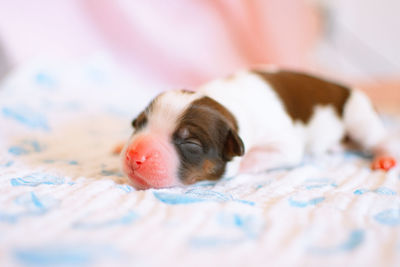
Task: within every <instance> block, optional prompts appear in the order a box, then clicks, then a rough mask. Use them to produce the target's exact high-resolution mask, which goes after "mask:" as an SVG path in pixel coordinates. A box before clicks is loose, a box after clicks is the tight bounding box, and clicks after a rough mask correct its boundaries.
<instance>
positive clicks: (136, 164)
mask: <svg viewBox="0 0 400 267" xmlns="http://www.w3.org/2000/svg"><path fill="white" fill-rule="evenodd" d="M145 161H146V157H145V156H142V157H140V158H139V157H138V156H137V155H136V157H133V158H132V157H131V160H130V164H131V166H132V168H133V169H134V170H137V169H139V168H140V166H141V165H142V164H143V163H144V162H145Z"/></svg>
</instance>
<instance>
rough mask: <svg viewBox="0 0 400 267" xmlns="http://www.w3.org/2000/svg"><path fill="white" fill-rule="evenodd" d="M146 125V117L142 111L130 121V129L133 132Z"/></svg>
mask: <svg viewBox="0 0 400 267" xmlns="http://www.w3.org/2000/svg"><path fill="white" fill-rule="evenodd" d="M146 123H147V116H146V112H144V111H143V112H142V113H140V114H139V115H138V116H137V117H136V119H134V120H133V121H132V127H133V128H134V129H135V130H137V129H140V128H142V127H144V126H145V125H146Z"/></svg>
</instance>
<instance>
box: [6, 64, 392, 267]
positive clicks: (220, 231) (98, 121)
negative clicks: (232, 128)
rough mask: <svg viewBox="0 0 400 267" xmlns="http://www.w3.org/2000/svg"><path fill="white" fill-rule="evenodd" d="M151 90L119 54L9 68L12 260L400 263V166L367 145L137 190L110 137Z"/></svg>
mask: <svg viewBox="0 0 400 267" xmlns="http://www.w3.org/2000/svg"><path fill="white" fill-rule="evenodd" d="M152 95H153V93H151V92H149V91H148V90H145V89H144V88H143V87H142V86H141V85H140V84H139V83H136V82H135V80H134V79H132V78H129V75H127V74H125V73H124V72H122V71H120V70H118V68H117V67H115V66H114V65H112V64H110V63H107V62H99V61H96V62H90V63H85V64H64V65H62V66H57V65H54V64H50V63H40V64H39V63H35V64H32V65H29V66H25V67H24V68H20V69H18V70H17V71H15V72H13V73H11V74H9V76H8V79H7V80H6V81H5V82H4V83H3V85H2V87H1V89H0V153H1V154H0V266H70V265H73V266H116V265H119V266H400V196H399V194H400V176H399V174H398V169H395V170H393V171H390V172H389V173H383V172H372V171H370V169H369V159H368V158H367V157H366V156H363V155H361V154H358V153H354V152H346V153H342V154H337V155H329V156H324V157H323V158H317V159H313V158H306V159H305V160H304V162H303V163H302V164H301V165H300V166H298V167H296V168H294V169H279V170H273V171H269V172H264V173H260V174H257V175H242V176H238V177H233V178H229V179H224V180H222V181H219V182H217V183H215V182H200V183H198V184H195V185H193V186H189V187H184V188H171V189H162V190H146V191H136V190H135V189H134V188H132V187H131V186H130V185H129V183H128V181H127V180H126V178H124V177H123V175H122V174H121V172H120V171H119V161H118V157H115V156H113V155H112V153H111V151H112V149H113V146H114V145H116V144H117V143H118V142H120V141H123V140H125V139H126V138H128V137H129V135H130V131H131V129H130V121H131V119H133V116H134V115H136V114H137V113H138V112H139V111H140V110H141V109H142V108H143V107H144V106H145V105H146V104H147V101H148V100H149V99H150V97H151V96H152ZM390 123H391V126H393V127H394V128H395V127H398V126H399V125H400V121H398V120H395V119H392V120H391V122H390Z"/></svg>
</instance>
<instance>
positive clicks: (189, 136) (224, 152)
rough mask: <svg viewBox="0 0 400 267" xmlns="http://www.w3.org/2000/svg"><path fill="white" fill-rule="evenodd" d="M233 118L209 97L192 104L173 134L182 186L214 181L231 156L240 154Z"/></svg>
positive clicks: (241, 143)
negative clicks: (202, 181)
mask: <svg viewBox="0 0 400 267" xmlns="http://www.w3.org/2000/svg"><path fill="white" fill-rule="evenodd" d="M237 131H238V125H237V122H236V119H235V117H234V116H233V115H232V114H231V113H230V112H229V111H228V110H227V109H226V108H225V107H224V106H222V105H221V104H219V103H218V102H216V101H215V100H213V99H211V98H209V97H202V98H200V99H197V100H195V101H193V103H191V104H190V106H189V107H188V108H187V110H185V112H184V113H183V114H182V117H181V118H180V120H179V124H178V126H177V128H176V130H175V132H174V134H173V142H174V144H175V147H176V149H177V152H178V154H179V156H180V162H181V166H180V171H179V176H180V179H181V180H182V182H183V183H192V182H193V180H196V181H200V180H217V179H219V178H221V176H222V175H223V173H224V172H225V166H226V163H227V162H228V161H230V160H231V159H232V158H233V157H234V156H240V155H242V154H243V153H244V147H243V142H242V141H241V140H240V138H239V137H238V136H237Z"/></svg>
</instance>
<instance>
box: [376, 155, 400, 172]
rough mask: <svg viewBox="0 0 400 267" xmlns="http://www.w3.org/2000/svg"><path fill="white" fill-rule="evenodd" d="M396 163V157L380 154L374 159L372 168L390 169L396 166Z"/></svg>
mask: <svg viewBox="0 0 400 267" xmlns="http://www.w3.org/2000/svg"><path fill="white" fill-rule="evenodd" d="M396 164H397V163H396V159H395V158H394V157H391V156H379V157H376V158H374V160H373V161H372V164H371V169H372V170H384V171H389V170H390V169H391V168H393V167H395V166H396Z"/></svg>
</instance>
